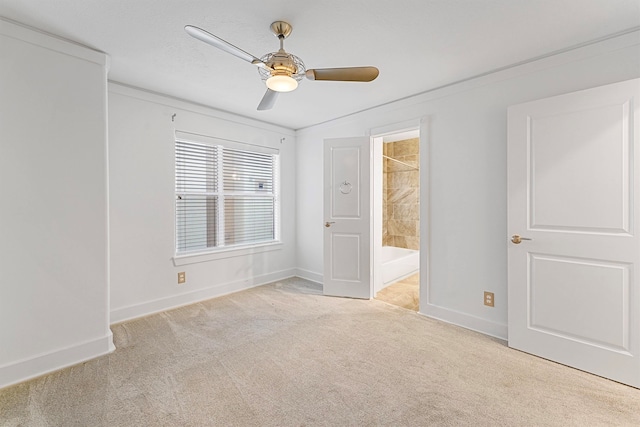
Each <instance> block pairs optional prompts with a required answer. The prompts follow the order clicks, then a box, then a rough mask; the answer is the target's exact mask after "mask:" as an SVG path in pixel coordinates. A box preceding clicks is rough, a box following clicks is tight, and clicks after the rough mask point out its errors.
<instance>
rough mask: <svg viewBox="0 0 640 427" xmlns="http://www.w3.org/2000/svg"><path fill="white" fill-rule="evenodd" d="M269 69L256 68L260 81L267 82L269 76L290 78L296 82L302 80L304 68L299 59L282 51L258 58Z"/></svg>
mask: <svg viewBox="0 0 640 427" xmlns="http://www.w3.org/2000/svg"><path fill="white" fill-rule="evenodd" d="M260 60H261V61H262V62H264V63H265V64H267V66H268V67H269V68H271V70H270V69H269V68H258V73H259V74H260V77H261V78H262V80H267V79H268V78H269V77H271V76H287V77H292V78H294V79H295V80H296V81H300V80H302V77H304V73H305V71H306V68H305V66H304V62H302V60H301V59H300V58H298V57H297V56H295V55H292V54H290V53H287V52H285V51H284V50H279V51H278V52H271V53H267V54H266V55H264V56H262V57H261V58H260Z"/></svg>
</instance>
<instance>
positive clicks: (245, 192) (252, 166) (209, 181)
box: [176, 140, 279, 254]
mask: <svg viewBox="0 0 640 427" xmlns="http://www.w3.org/2000/svg"><path fill="white" fill-rule="evenodd" d="M236 145H237V144H236ZM278 173H279V165H278V155H277V154H272V153H264V152H257V151H251V150H249V149H247V150H244V149H237V148H228V147H225V146H224V145H212V144H206V143H201V142H192V141H182V140H177V141H176V254H184V253H189V252H201V251H206V250H209V249H216V248H224V247H236V246H247V245H255V244H260V243H268V242H274V241H277V239H278V226H279V212H278V199H277V189H278Z"/></svg>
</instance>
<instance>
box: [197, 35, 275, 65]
mask: <svg viewBox="0 0 640 427" xmlns="http://www.w3.org/2000/svg"><path fill="white" fill-rule="evenodd" d="M184 30H185V31H186V32H187V34H189V35H190V36H191V37H194V38H196V39H198V40H200V41H203V42H205V43H207V44H210V45H211V46H214V47H217V48H218V49H221V50H224V51H225V52H227V53H230V54H231V55H233V56H236V57H238V58H240V59H243V60H245V61H247V62H251V63H252V64H253V65H257V66H258V67H264V68H269V67H267V64H265V63H264V62H262V61H260V59H258V58H256V57H255V56H253V55H251V54H250V53H247V52H245V51H244V50H242V49H240V48H239V47H236V46H234V45H232V44H231V43H229V42H228V41H225V40H222V39H221V38H220V37H218V36H214V35H213V34H211V33H210V32H208V31H205V30H203V29H202V28H198V27H194V26H193V25H185V27H184Z"/></svg>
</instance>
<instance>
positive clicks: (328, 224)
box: [324, 221, 336, 228]
mask: <svg viewBox="0 0 640 427" xmlns="http://www.w3.org/2000/svg"><path fill="white" fill-rule="evenodd" d="M335 223H336V222H335V221H327V222H325V223H324V226H325V227H327V228H328V227H331V224H335Z"/></svg>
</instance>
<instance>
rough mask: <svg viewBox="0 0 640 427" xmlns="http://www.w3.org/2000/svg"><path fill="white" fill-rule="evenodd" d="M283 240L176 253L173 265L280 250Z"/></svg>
mask: <svg viewBox="0 0 640 427" xmlns="http://www.w3.org/2000/svg"><path fill="white" fill-rule="evenodd" d="M282 246H283V244H282V242H274V243H265V244H263V245H255V246H248V247H247V246H244V247H241V248H229V249H217V250H215V251H211V252H204V253H203V252H199V253H193V254H184V255H176V256H174V257H173V265H174V266H176V267H178V266H180V265H187V264H196V263H199V262H208V261H215V260H219V259H225V258H235V257H241V256H247V255H255V254H261V253H264V252H271V251H279V250H281V249H282Z"/></svg>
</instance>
